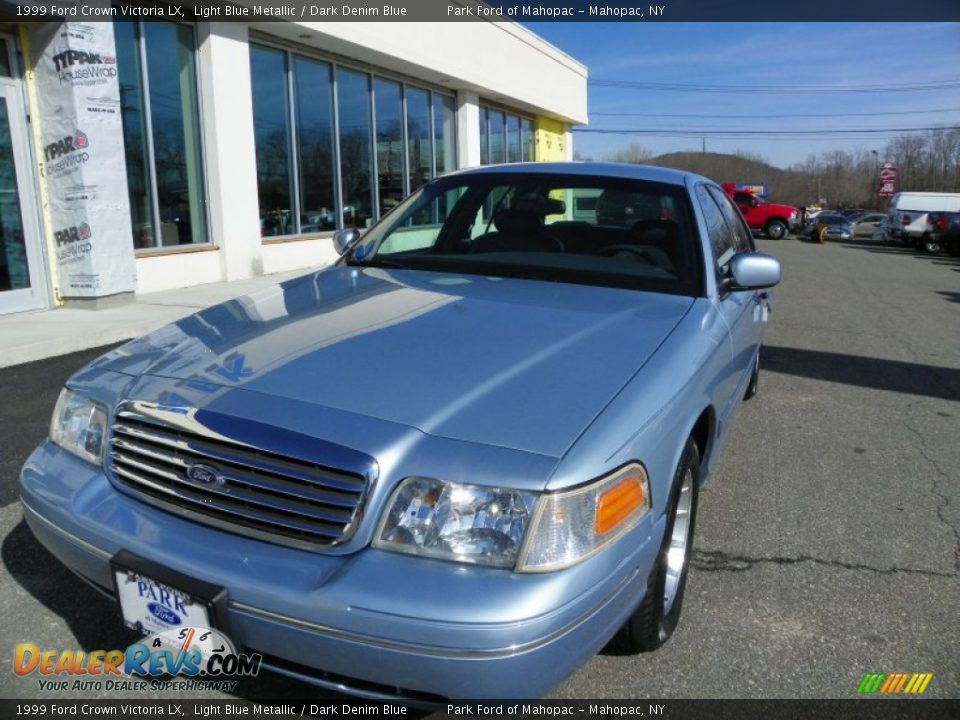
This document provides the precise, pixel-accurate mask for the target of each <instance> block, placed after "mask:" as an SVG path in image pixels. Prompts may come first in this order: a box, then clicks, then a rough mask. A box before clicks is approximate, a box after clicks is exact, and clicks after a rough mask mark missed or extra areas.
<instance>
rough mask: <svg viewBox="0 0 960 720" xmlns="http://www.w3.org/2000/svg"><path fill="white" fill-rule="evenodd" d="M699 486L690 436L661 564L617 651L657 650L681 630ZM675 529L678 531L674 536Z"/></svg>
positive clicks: (659, 558)
mask: <svg viewBox="0 0 960 720" xmlns="http://www.w3.org/2000/svg"><path fill="white" fill-rule="evenodd" d="M699 482H700V452H699V450H697V444H696V443H695V442H694V441H693V438H688V439H687V444H686V446H685V447H684V449H683V456H682V457H681V458H680V465H679V466H678V467H677V472H676V473H675V475H674V479H673V487H672V490H671V491H670V504H669V506H668V509H667V513H668V515H667V517H668V520H667V527H666V530H665V532H664V535H663V544H662V545H661V546H660V552H659V553H658V554H657V562H656V563H655V564H654V568H653V572H652V573H651V574H650V579H649V581H648V582H647V593H646V595H644V597H643V600H642V601H641V602H640V605H639V606H638V607H637V609H636V610H635V611H634V613H633V615H631V616H630V618H629V619H628V620H627V621H626V622H625V623H624V624H623V627H621V628H620V630H619V631H618V632H617V634H616V635H615V636H614V638H613V642H612V643H611V645H612V646H613V648H614V649H615V650H617V651H619V652H622V653H640V652H651V651H653V650H656V649H657V648H659V647H660V646H662V645H663V644H664V643H665V642H667V640H669V639H670V636H671V635H673V631H674V630H675V629H676V627H677V623H678V622H679V620H680V611H681V609H682V607H683V591H684V589H685V588H686V585H687V575H688V574H689V570H690V553H691V551H692V550H693V531H694V526H695V525H696V518H697V494H698V485H699ZM682 523H685V525H682ZM674 530H677V533H676V534H675V533H674ZM675 536H676V537H675ZM677 537H679V538H680V539H682V550H681V551H680V552H675V551H676V550H677V548H673V547H672V546H673V545H674V541H675V540H676V539H677ZM672 550H673V551H674V552H673V557H672V558H671V552H672Z"/></svg>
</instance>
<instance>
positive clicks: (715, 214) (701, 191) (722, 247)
mask: <svg viewBox="0 0 960 720" xmlns="http://www.w3.org/2000/svg"><path fill="white" fill-rule="evenodd" d="M697 200H698V201H699V203H700V208H701V209H702V210H703V219H704V220H705V221H706V223H707V233H708V235H709V237H710V247H712V248H713V258H714V260H716V264H717V271H718V272H720V273H724V272H726V270H727V265H728V264H729V262H730V258H732V257H733V256H734V255H735V254H736V252H737V251H736V248H735V247H734V244H733V233H732V232H731V231H730V227H729V226H728V225H727V222H726V220H724V218H723V213H722V212H720V208H719V207H717V203H716V202H715V201H714V199H713V198H712V197H711V196H710V193H709V192H707V188H706V187H705V186H703V185H697Z"/></svg>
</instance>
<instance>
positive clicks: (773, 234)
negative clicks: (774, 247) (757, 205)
mask: <svg viewBox="0 0 960 720" xmlns="http://www.w3.org/2000/svg"><path fill="white" fill-rule="evenodd" d="M764 232H765V233H766V235H767V237H768V238H770V239H771V240H782V239H783V238H784V237H786V235H787V226H786V225H785V224H784V222H783V221H782V220H771V221H770V222H768V223H767V227H766V228H764Z"/></svg>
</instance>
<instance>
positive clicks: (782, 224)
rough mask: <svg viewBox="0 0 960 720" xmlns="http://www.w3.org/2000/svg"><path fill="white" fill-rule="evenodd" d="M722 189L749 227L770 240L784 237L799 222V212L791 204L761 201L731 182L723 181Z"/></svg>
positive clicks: (796, 226) (795, 227)
mask: <svg viewBox="0 0 960 720" xmlns="http://www.w3.org/2000/svg"><path fill="white" fill-rule="evenodd" d="M723 190H724V192H726V193H727V195H729V196H730V197H731V198H733V202H735V203H736V204H737V207H738V208H740V212H741V213H742V214H743V219H744V220H746V221H747V225H749V226H750V229H751V230H754V231H757V232H762V233H763V234H764V235H766V236H767V237H768V238H770V239H771V240H779V239H781V238H782V237H785V236H786V234H787V232H788V231H790V230H795V229H797V228H798V226H799V224H800V213H799V212H798V211H797V208H795V207H793V206H792V205H776V204H773V203H769V204H768V203H765V202H761V201H760V200H759V199H758V198H757V196H756V195H753V194H752V193H748V192H747V191H746V190H737V188H736V186H735V185H734V184H733V183H724V184H723Z"/></svg>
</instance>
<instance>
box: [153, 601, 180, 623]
mask: <svg viewBox="0 0 960 720" xmlns="http://www.w3.org/2000/svg"><path fill="white" fill-rule="evenodd" d="M147 610H149V611H150V613H151V614H152V615H153V616H154V617H155V618H156V619H157V620H159V621H160V622H162V623H166V624H167V625H180V624H182V623H183V621H182V620H181V619H180V616H179V615H177V614H176V613H175V612H174V611H173V610H171V609H170V608H168V607H165V606H164V605H161V604H160V603H156V602H149V603H147Z"/></svg>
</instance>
